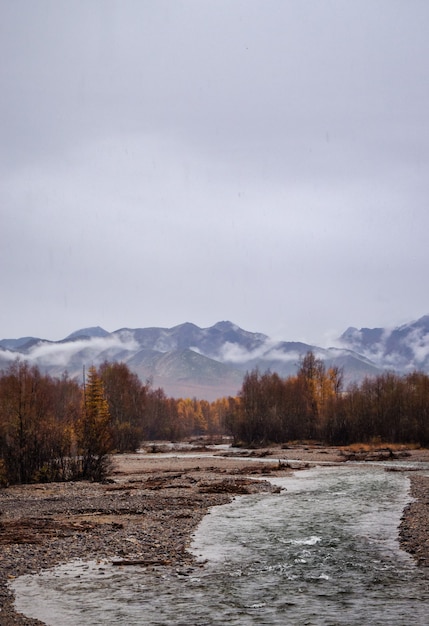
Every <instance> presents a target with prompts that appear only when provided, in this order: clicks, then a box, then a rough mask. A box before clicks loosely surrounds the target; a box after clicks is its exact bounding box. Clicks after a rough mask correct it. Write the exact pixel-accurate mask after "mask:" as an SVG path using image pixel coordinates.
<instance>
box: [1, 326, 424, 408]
mask: <svg viewBox="0 0 429 626" xmlns="http://www.w3.org/2000/svg"><path fill="white" fill-rule="evenodd" d="M309 350H312V351H313V352H314V353H315V354H316V356H317V357H318V358H321V359H323V361H324V362H325V364H326V365H327V366H328V367H329V366H331V365H337V366H339V367H343V369H344V374H345V382H346V383H348V382H351V381H360V380H362V379H363V378H364V377H365V376H373V375H376V374H378V373H380V372H381V371H383V370H385V369H389V370H395V371H397V372H399V373H405V372H408V371H412V370H414V369H420V370H423V371H427V372H429V316H424V317H422V318H420V319H419V320H417V321H415V322H411V323H410V324H405V325H403V326H400V327H398V328H395V329H392V330H389V329H383V328H373V329H369V328H361V329H357V328H353V327H350V328H348V329H347V330H346V331H345V332H344V333H343V334H342V335H341V337H340V338H339V340H338V346H336V347H331V348H320V347H318V346H314V345H309V344H306V343H302V342H294V341H273V340H271V339H270V338H269V337H268V336H267V335H264V334H263V333H253V332H249V331H246V330H243V329H242V328H240V327H239V326H237V325H236V324H233V323H232V322H228V321H222V322H218V323H216V324H214V326H211V327H209V328H200V327H198V326H196V325H195V324H192V323H189V322H186V323H184V324H180V325H178V326H174V327H172V328H160V327H149V328H135V329H130V328H121V329H119V330H115V331H114V332H111V333H109V332H108V331H106V330H104V329H103V328H101V327H100V326H93V327H89V328H82V329H79V330H76V331H74V332H72V333H71V334H70V335H68V336H67V337H65V338H64V339H61V340H59V341H49V340H46V339H40V338H36V337H22V338H19V339H3V340H1V341H0V368H4V367H6V366H7V365H8V364H9V363H11V362H12V361H13V360H14V359H16V358H21V359H26V360H28V361H29V362H30V363H32V364H33V363H34V364H36V365H38V366H39V368H40V369H41V371H43V372H47V373H50V374H52V375H55V376H59V375H61V374H63V372H64V371H67V372H68V374H69V375H70V376H82V368H83V366H84V365H86V366H88V365H91V364H94V365H99V364H100V363H102V362H103V361H105V360H108V361H122V362H124V363H127V365H128V366H129V367H130V369H131V370H132V371H134V372H135V373H136V374H138V376H139V377H140V378H141V380H143V381H146V380H148V379H150V380H151V381H152V383H153V385H154V386H155V387H163V389H164V390H165V392H166V393H167V394H168V395H172V396H175V397H179V396H182V397H188V396H191V397H193V396H195V397H199V398H205V399H207V400H212V399H215V398H218V397H221V396H224V395H236V393H237V392H238V390H239V389H240V387H241V384H242V380H243V376H244V374H245V372H246V371H249V370H251V369H254V368H256V367H257V368H258V369H259V370H260V371H261V372H264V371H267V370H268V369H269V370H271V371H272V372H277V373H278V374H279V375H280V376H289V375H292V374H294V373H295V372H296V370H297V368H298V367H299V362H300V359H301V358H302V357H303V356H304V355H305V354H306V353H307V352H308V351H309Z"/></svg>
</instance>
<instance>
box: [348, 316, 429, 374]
mask: <svg viewBox="0 0 429 626" xmlns="http://www.w3.org/2000/svg"><path fill="white" fill-rule="evenodd" d="M339 343H340V345H341V346H342V347H347V348H349V349H350V350H353V351H355V352H358V353H359V354H361V355H362V356H364V357H366V358H367V359H369V360H371V361H372V362H373V363H374V364H375V365H376V366H377V367H380V368H383V369H391V370H394V371H397V372H400V373H407V372H412V371H414V370H421V371H424V372H429V315H424V316H423V317H421V318H420V319H418V320H416V321H414V322H410V323H408V324H404V325H402V326H398V327H396V328H391V329H388V328H360V329H357V328H353V327H351V328H348V329H347V330H346V331H345V332H344V333H343V334H342V335H341V337H340V339H339Z"/></svg>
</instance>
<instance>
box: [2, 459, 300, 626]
mask: <svg viewBox="0 0 429 626" xmlns="http://www.w3.org/2000/svg"><path fill="white" fill-rule="evenodd" d="M116 461H117V462H116V469H115V471H114V472H113V473H112V477H111V479H110V480H111V481H112V482H107V483H106V484H98V483H85V482H80V483H53V484H46V485H22V486H15V487H9V488H7V489H1V490H0V607H1V609H0V624H1V626H11V625H12V624H13V625H15V624H19V625H21V626H23V625H34V624H41V623H42V622H40V621H38V620H34V619H29V618H26V617H24V616H22V615H20V614H18V613H16V612H15V610H14V607H13V596H12V593H11V591H10V590H9V589H8V587H7V583H8V581H10V580H11V579H13V578H15V577H17V576H20V575H22V574H27V573H32V572H34V573H36V572H38V571H40V569H44V568H49V567H53V566H54V565H57V564H60V563H65V562H67V561H70V560H73V559H76V558H81V559H84V560H91V559H111V560H112V561H121V560H122V561H126V562H127V563H133V562H138V563H139V564H146V565H147V566H149V567H154V568H156V567H157V566H159V565H171V566H174V567H191V566H195V563H194V560H193V557H192V555H191V554H190V553H189V552H188V551H187V547H188V545H189V541H190V536H191V534H192V532H193V530H194V529H195V527H196V526H197V525H198V523H199V521H200V520H201V519H202V517H203V516H204V515H205V514H206V512H207V510H208V508H209V507H212V506H215V505H219V504H224V503H226V502H228V501H230V500H231V498H232V497H233V496H234V494H243V493H251V492H255V491H272V490H273V489H274V488H273V486H272V485H271V484H270V483H269V482H268V481H265V480H262V481H260V480H258V481H255V480H249V479H248V478H246V477H245V475H248V474H252V473H253V474H255V475H258V477H259V478H260V477H261V476H260V475H261V474H267V473H268V474H271V473H275V474H276V475H280V474H282V473H285V472H287V471H290V470H288V469H287V468H278V467H276V465H275V464H274V465H273V464H271V467H270V468H264V466H265V464H261V463H253V464H252V463H249V462H248V461H247V462H240V461H239V462H238V463H237V462H235V463H233V462H232V461H231V460H229V459H218V460H213V459H210V460H209V459H203V460H201V459H197V458H188V459H174V458H171V459H169V458H164V459H161V458H153V459H151V460H148V459H144V462H142V463H139V462H138V459H137V458H136V457H132V456H131V455H130V456H129V457H127V456H123V457H120V458H119V457H118V458H117V459H116ZM237 465H238V467H237Z"/></svg>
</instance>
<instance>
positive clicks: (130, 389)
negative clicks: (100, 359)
mask: <svg viewBox="0 0 429 626" xmlns="http://www.w3.org/2000/svg"><path fill="white" fill-rule="evenodd" d="M99 376H100V378H101V379H102V381H103V384H104V390H105V394H106V398H107V402H108V404H109V412H110V416H111V418H112V437H113V447H114V449H115V450H117V451H118V452H135V451H136V450H137V449H138V447H139V445H140V443H141V441H142V440H143V438H144V436H145V426H146V421H145V411H146V403H147V388H146V387H145V386H144V385H142V383H141V382H140V379H139V377H138V376H137V374H134V373H132V372H131V371H130V369H129V367H128V366H127V365H126V364H125V363H108V362H107V361H105V362H104V363H103V364H102V365H101V366H100V368H99Z"/></svg>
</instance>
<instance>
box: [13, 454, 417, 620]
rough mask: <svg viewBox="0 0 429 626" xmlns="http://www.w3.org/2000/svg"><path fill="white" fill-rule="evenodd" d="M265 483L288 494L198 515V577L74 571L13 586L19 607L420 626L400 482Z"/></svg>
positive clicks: (74, 614)
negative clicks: (401, 527) (402, 535)
mask: <svg viewBox="0 0 429 626" xmlns="http://www.w3.org/2000/svg"><path fill="white" fill-rule="evenodd" d="M273 482H276V483H277V484H279V485H281V486H283V487H286V489H287V491H284V492H282V493H281V494H277V495H266V494H264V495H252V496H243V497H239V498H237V499H236V500H235V501H234V502H232V503H231V504H229V505H226V506H223V507H216V508H214V509H213V510H212V511H211V513H210V514H209V515H208V516H206V518H205V519H204V520H203V522H202V523H201V525H200V526H199V528H198V530H197V532H196V533H195V538H194V542H193V551H194V553H195V554H196V556H197V558H198V559H199V560H200V561H201V565H200V566H199V567H198V566H197V567H195V568H191V569H188V570H182V569H181V570H173V571H172V570H171V569H169V568H157V569H156V571H154V570H152V569H147V570H145V569H144V568H136V567H128V568H127V567H125V568H122V569H120V570H118V568H116V567H112V566H110V565H109V564H102V563H101V564H100V563H80V562H77V563H75V564H73V565H70V564H69V565H67V566H62V567H59V568H55V569H54V570H50V571H47V572H44V573H43V574H42V575H41V576H26V577H22V578H21V579H18V580H17V581H16V582H15V583H14V585H13V587H14V589H15V591H16V594H17V607H18V609H19V610H20V611H22V612H24V613H26V614H27V615H31V616H37V617H39V618H40V619H43V620H44V621H45V622H46V623H48V624H52V625H55V626H57V625H58V624H61V625H63V626H68V625H69V624H73V625H75V624H88V625H98V624H100V625H101V624H106V623H115V624H127V625H131V624H153V625H156V624H160V625H161V624H175V625H181V624H186V625H187V626H189V625H195V626H199V625H201V626H202V625H207V624H219V625H220V624H233V625H243V624H267V625H268V624H291V625H296V624H308V625H312V624H313V625H322V624H326V625H328V624H329V625H334V624H356V625H359V626H361V625H362V624H371V625H374V624H386V625H387V624H389V625H405V624H409V623H413V624H427V623H428V621H427V615H428V614H429V585H428V576H427V573H426V572H425V571H424V570H420V569H418V568H416V567H415V565H414V563H413V562H412V560H411V558H410V557H409V556H408V555H407V554H405V553H404V552H402V551H401V550H400V549H399V545H398V542H397V526H398V523H399V519H400V516H401V514H402V510H403V508H404V506H405V504H406V502H407V498H408V496H407V494H408V486H409V481H408V479H407V477H406V476H405V475H404V474H401V473H390V472H384V471H383V470H382V468H378V467H376V466H372V467H368V466H365V467H363V466H349V467H344V466H342V467H335V468H315V469H312V470H308V471H305V472H300V473H299V474H297V475H295V476H294V477H290V478H282V479H273ZM206 560H207V562H205V561H206ZM203 562H204V564H203ZM410 616H412V618H410Z"/></svg>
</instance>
